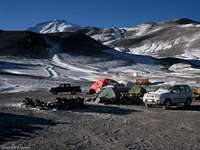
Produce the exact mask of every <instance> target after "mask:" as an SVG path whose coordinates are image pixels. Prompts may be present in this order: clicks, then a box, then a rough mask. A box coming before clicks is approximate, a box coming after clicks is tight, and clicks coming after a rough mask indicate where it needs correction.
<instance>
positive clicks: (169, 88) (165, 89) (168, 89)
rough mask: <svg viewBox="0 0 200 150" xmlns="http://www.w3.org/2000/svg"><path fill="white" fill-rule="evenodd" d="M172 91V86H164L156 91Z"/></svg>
mask: <svg viewBox="0 0 200 150" xmlns="http://www.w3.org/2000/svg"><path fill="white" fill-rule="evenodd" d="M171 89H172V87H171V86H162V87H159V88H157V89H156V90H155V91H156V92H163V91H170V90H171Z"/></svg>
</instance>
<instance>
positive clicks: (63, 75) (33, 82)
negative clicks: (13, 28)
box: [0, 50, 200, 93]
mask: <svg viewBox="0 0 200 150" xmlns="http://www.w3.org/2000/svg"><path fill="white" fill-rule="evenodd" d="M105 52H106V53H107V54H108V55H111V56H112V57H90V56H77V55H70V54H58V55H54V57H53V58H52V59H21V58H18V59H16V58H15V59H9V60H8V59H6V58H1V59H0V62H3V63H1V64H0V68H1V73H0V92H1V93H5V92H18V91H29V90H37V89H49V88H50V87H52V86H57V85H58V84H60V83H66V82H70V83H72V84H75V85H82V88H83V90H84V91H87V90H88V88H89V86H90V85H91V83H92V82H93V81H95V80H97V79H101V78H112V79H115V80H117V81H124V82H128V81H130V80H131V81H133V80H134V77H133V75H134V74H135V73H138V74H139V75H142V76H144V77H147V78H150V80H151V82H164V83H165V84H175V83H185V84H186V83H188V84H190V85H192V86H200V84H199V83H200V82H199V76H200V69H199V68H194V67H193V66H191V65H189V64H181V63H177V64H174V65H171V66H169V67H168V68H167V67H166V66H165V65H162V64H159V63H156V61H155V60H154V58H152V57H149V56H143V55H131V54H126V53H123V52H119V51H115V50H106V51H105ZM27 64H28V65H27Z"/></svg>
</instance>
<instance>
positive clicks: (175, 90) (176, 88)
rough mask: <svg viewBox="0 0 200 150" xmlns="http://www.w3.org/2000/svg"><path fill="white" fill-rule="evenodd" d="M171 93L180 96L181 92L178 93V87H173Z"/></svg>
mask: <svg viewBox="0 0 200 150" xmlns="http://www.w3.org/2000/svg"><path fill="white" fill-rule="evenodd" d="M173 92H174V94H180V93H181V91H180V89H179V88H178V87H175V88H174V89H173Z"/></svg>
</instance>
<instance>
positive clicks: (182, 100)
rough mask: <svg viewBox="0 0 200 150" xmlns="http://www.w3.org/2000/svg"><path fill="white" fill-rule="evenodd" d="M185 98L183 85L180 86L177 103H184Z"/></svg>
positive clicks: (185, 93)
mask: <svg viewBox="0 0 200 150" xmlns="http://www.w3.org/2000/svg"><path fill="white" fill-rule="evenodd" d="M186 98H187V92H186V88H185V87H184V86H180V101H179V102H178V103H184V102H185V100H186Z"/></svg>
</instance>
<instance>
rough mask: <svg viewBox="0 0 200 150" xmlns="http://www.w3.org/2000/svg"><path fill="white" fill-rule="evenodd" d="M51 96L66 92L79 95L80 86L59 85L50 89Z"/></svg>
mask: <svg viewBox="0 0 200 150" xmlns="http://www.w3.org/2000/svg"><path fill="white" fill-rule="evenodd" d="M50 92H51V93H52V94H58V93H63V92H68V93H71V94H76V93H81V88H80V86H71V84H60V85H59V86H58V87H53V88H51V89H50Z"/></svg>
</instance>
